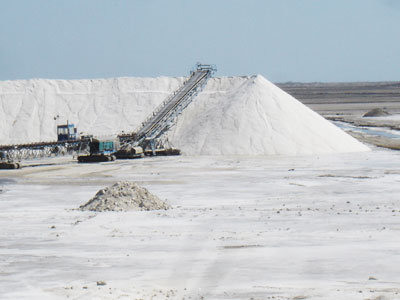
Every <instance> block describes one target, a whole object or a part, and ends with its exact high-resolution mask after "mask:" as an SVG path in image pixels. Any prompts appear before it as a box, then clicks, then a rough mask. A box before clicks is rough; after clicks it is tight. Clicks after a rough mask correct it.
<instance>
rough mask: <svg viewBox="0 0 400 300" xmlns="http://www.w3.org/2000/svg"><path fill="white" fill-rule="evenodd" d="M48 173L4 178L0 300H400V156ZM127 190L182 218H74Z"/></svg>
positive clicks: (71, 167) (144, 163)
mask: <svg viewBox="0 0 400 300" xmlns="http://www.w3.org/2000/svg"><path fill="white" fill-rule="evenodd" d="M41 162H48V163H54V162H57V163H58V164H57V165H50V166H40V167H31V168H24V169H22V170H14V171H9V170H1V171H0V189H1V192H0V228H1V229H0V298H1V299H375V300H378V299H380V300H383V299H400V272H399V269H400V268H399V267H400V249H399V247H400V234H399V233H400V203H399V195H400V184H399V182H400V153H399V152H395V151H390V150H378V149H374V150H373V151H371V152H365V153H352V154H336V155H324V156H303V157H238V156H237V157H222V156H221V157H204V156H203V157H186V156H180V157H155V158H145V159H141V160H131V161H116V162H110V163H101V164H92V165H82V164H77V163H75V162H72V158H71V157H65V158H53V159H48V160H44V161H41ZM120 180H129V181H135V182H138V183H139V184H141V185H143V186H145V187H147V188H148V189H149V190H150V192H152V193H153V194H156V195H158V196H159V197H160V198H161V199H164V200H166V201H167V202H168V203H169V204H171V205H172V207H173V208H172V209H171V210H167V211H148V212H122V213H121V212H102V213H96V212H83V211H79V210H76V208H78V207H79V206H80V205H81V204H84V203H86V202H87V201H88V200H89V199H90V198H91V197H92V196H93V195H94V194H95V193H96V192H97V190H99V189H100V188H103V187H105V186H108V185H111V184H112V183H114V182H116V181H120ZM98 281H104V282H105V283H106V284H105V285H97V282H98Z"/></svg>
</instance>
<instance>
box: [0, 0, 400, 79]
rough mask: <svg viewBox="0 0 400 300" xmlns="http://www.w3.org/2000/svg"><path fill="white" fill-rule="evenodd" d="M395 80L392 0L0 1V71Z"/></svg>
mask: <svg viewBox="0 0 400 300" xmlns="http://www.w3.org/2000/svg"><path fill="white" fill-rule="evenodd" d="M196 62H201V63H205V64H215V65H216V66H217V68H218V72H217V73H216V76H238V75H240V76H242V75H254V74H261V75H263V76H265V77H266V78H268V79H269V80H271V81H273V82H288V81H296V82H317V81H321V82H332V81H335V82H338V81H340V82H349V81H400V0H331V1H329V0H201V1H200V0H118V1H117V0H0V80H15V79H31V78H50V79H83V78H110V77H122V76H135V77H156V76H187V75H188V74H189V71H190V70H191V69H192V68H193V67H194V65H195V64H196Z"/></svg>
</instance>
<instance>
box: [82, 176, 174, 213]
mask: <svg viewBox="0 0 400 300" xmlns="http://www.w3.org/2000/svg"><path fill="white" fill-rule="evenodd" d="M168 208H170V207H169V205H168V204H166V203H165V202H163V201H161V200H160V199H159V198H158V197H157V196H155V195H153V194H151V193H150V192H149V191H148V190H147V189H146V188H144V187H141V186H139V185H137V184H136V183H134V182H128V181H121V182H117V183H115V184H113V185H112V186H109V187H106V188H104V189H101V190H99V191H98V192H97V193H96V195H95V196H94V197H93V198H92V199H90V200H89V202H87V203H86V204H84V205H81V206H80V207H79V209H81V210H90V211H97V212H102V211H141V210H160V209H163V210H166V209H168Z"/></svg>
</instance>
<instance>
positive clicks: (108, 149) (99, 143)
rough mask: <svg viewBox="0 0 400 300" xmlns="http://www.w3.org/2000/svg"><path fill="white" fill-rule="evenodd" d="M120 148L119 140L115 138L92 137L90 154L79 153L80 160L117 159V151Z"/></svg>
mask: <svg viewBox="0 0 400 300" xmlns="http://www.w3.org/2000/svg"><path fill="white" fill-rule="evenodd" d="M119 149H120V145H119V141H118V140H113V139H103V140H100V139H95V138H93V139H91V141H90V142H89V155H79V156H78V161H79V162H104V161H113V160H115V159H116V156H115V153H116V152H117V151H118V150H119Z"/></svg>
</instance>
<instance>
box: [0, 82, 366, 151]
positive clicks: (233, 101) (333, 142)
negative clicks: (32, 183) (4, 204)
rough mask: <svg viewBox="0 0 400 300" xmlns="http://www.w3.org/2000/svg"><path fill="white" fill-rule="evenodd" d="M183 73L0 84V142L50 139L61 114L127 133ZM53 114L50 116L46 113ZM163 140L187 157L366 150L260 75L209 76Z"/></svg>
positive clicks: (82, 124)
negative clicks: (202, 88)
mask: <svg viewBox="0 0 400 300" xmlns="http://www.w3.org/2000/svg"><path fill="white" fill-rule="evenodd" d="M183 80H184V78H170V77H157V78H114V79H95V80H44V79H33V80H22V81H3V82H0V102H1V107H2V110H0V126H1V132H0V144H11V143H25V142H36V141H50V140H55V139H56V133H55V130H56V125H57V123H58V124H62V123H65V122H66V121H67V120H69V122H71V123H75V124H76V125H77V126H78V130H79V132H85V133H91V134H94V135H97V136H102V135H110V134H118V133H120V132H121V131H125V132H130V131H133V130H135V129H136V128H137V126H138V125H139V124H140V123H141V122H142V121H143V120H144V119H145V118H146V117H147V116H148V115H149V114H150V113H151V112H152V111H153V110H154V108H155V107H156V106H157V105H158V104H160V103H161V102H162V101H163V100H164V99H165V98H166V97H167V96H168V95H169V94H170V93H171V92H172V91H174V90H176V89H177V88H178V87H179V86H180V84H182V82H183ZM57 115H59V116H60V118H59V119H58V120H54V117H55V116H57ZM168 140H169V141H170V142H171V143H172V144H173V145H174V146H176V147H178V148H180V149H181V150H182V152H183V153H185V154H188V155H303V154H321V153H338V152H356V151H368V150H369V149H368V147H366V146H365V145H363V144H361V143H360V142H358V141H357V140H355V139H354V138H352V137H351V136H349V135H348V134H346V133H344V132H343V131H342V130H341V129H339V128H337V127H336V126H335V125H333V124H332V123H330V122H329V121H327V120H325V119H324V118H323V117H321V116H320V115H318V114H317V113H315V112H314V111H312V110H311V109H309V108H308V107H306V106H305V105H303V104H302V103H300V102H299V101H297V100H296V99H294V98H293V97H292V96H290V95H289V94H287V93H286V92H284V91H283V90H281V89H279V88H278V87H277V86H275V85H274V84H272V83H271V82H269V81H268V80H266V79H265V78H264V77H262V76H260V75H258V76H252V77H221V78H211V79H210V80H209V81H208V83H207V86H206V87H205V89H204V90H203V91H202V92H201V93H200V94H199V95H198V96H197V97H196V99H195V100H194V101H193V102H192V103H191V104H190V105H189V106H188V108H187V109H186V110H185V111H184V112H183V113H182V115H181V116H180V117H179V118H178V122H177V124H176V126H175V127H173V128H172V129H171V131H170V132H169V133H168Z"/></svg>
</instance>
